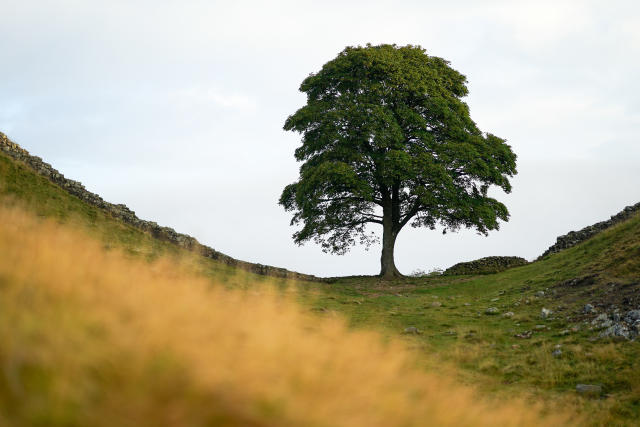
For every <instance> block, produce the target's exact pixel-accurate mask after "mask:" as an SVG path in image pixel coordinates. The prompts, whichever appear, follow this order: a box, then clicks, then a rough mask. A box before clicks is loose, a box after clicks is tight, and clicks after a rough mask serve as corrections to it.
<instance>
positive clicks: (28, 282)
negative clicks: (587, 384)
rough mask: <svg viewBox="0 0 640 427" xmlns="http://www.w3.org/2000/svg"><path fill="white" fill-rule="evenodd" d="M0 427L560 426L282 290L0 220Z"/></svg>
mask: <svg viewBox="0 0 640 427" xmlns="http://www.w3.org/2000/svg"><path fill="white" fill-rule="evenodd" d="M0 224H1V225H0V425H16V426H21V425H65V426H67V425H68V426H88V425H92V426H114V425H118V426H143V425H149V426H158V425H172V426H173V425H175V426H183V425H185V426H199V425H274V426H287V425H309V426H395V425H398V426H412V425H464V426H475V425H477V426H484V425H491V426H494V425H500V426H510V425H513V426H516V425H518V426H522V425H525V426H526V425H560V424H569V420H570V418H568V417H569V416H570V415H571V414H553V415H547V416H545V417H544V418H543V417H542V416H541V415H540V413H539V412H538V411H537V410H536V408H534V407H532V406H531V405H528V404H526V403H524V402H521V401H502V402H499V403H498V402H489V401H487V400H486V399H482V398H480V397H479V396H478V395H477V394H476V393H474V391H473V390H472V389H470V388H468V387H464V386H461V385H459V384H455V383H454V382H452V381H450V380H447V379H446V378H444V377H442V376H440V375H438V374H436V373H431V372H425V371H424V370H422V369H419V368H418V367H417V363H416V361H415V360H414V359H413V357H412V355H411V353H410V351H409V350H407V349H406V347H405V346H404V345H403V344H402V343H400V342H397V341H391V342H386V343H383V340H382V338H381V336H379V335H378V334H376V333H373V332H365V331H352V330H348V328H347V327H346V324H345V322H344V321H343V320H342V319H341V318H339V317H334V318H322V319H321V318H318V317H316V316H313V315H312V314H310V313H308V311H307V310H303V309H302V308H301V307H300V306H299V305H297V304H296V303H295V302H294V299H295V298H294V297H295V289H294V288H291V289H289V290H288V291H284V292H283V291H282V290H281V289H276V287H275V286H268V285H261V286H256V287H253V288H251V289H249V290H233V289H228V288H225V287H224V286H218V285H216V284H215V283H212V282H211V280H209V279H206V278H204V277H203V276H201V275H197V274H195V273H194V272H193V268H192V267H193V266H192V261H190V260H189V259H184V260H179V259H161V260H158V261H154V262H153V263H149V262H145V261H142V260H139V259H138V260H136V259H133V260H132V259H130V257H126V256H124V255H123V254H121V253H119V252H117V251H105V250H104V249H103V248H102V246H101V244H100V243H98V242H97V241H94V240H91V239H89V238H87V237H86V235H85V234H82V233H80V232H77V231H74V230H71V229H70V228H65V227H64V226H61V225H59V224H55V223H52V222H47V221H41V220H38V219H36V218H34V217H32V216H30V215H28V214H26V213H25V212H24V211H22V210H20V209H17V208H7V207H4V208H0Z"/></svg>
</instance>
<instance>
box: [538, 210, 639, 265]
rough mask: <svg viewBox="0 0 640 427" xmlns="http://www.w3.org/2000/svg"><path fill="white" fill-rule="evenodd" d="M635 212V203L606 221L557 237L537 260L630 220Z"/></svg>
mask: <svg viewBox="0 0 640 427" xmlns="http://www.w3.org/2000/svg"><path fill="white" fill-rule="evenodd" d="M637 212H640V203H636V204H635V205H633V206H627V207H626V208H624V209H623V210H622V211H620V212H618V213H617V214H615V215H613V216H612V217H611V218H609V219H608V220H606V221H601V222H598V223H596V224H593V225H590V226H588V227H585V228H583V229H582V230H579V231H570V232H568V233H567V234H565V235H562V236H560V237H558V238H557V239H556V243H555V244H554V245H553V246H551V247H550V248H549V249H547V250H546V251H545V252H544V253H543V254H542V255H540V256H539V257H538V259H541V258H543V257H545V256H547V255H550V254H555V253H556V252H560V251H561V250H563V249H568V248H570V247H572V246H575V245H577V244H579V243H582V242H584V241H585V240H587V239H590V238H592V237H593V236H595V235H596V234H598V233H599V232H601V231H603V230H606V229H607V228H609V227H611V226H614V225H616V224H619V223H621V222H623V221H625V220H627V219H629V218H631V217H632V216H633V215H635V214H636V213H637Z"/></svg>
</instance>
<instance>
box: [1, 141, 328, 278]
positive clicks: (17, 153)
mask: <svg viewBox="0 0 640 427" xmlns="http://www.w3.org/2000/svg"><path fill="white" fill-rule="evenodd" d="M0 151H1V152H3V153H5V154H7V155H8V156H9V157H11V158H13V159H15V160H18V161H20V162H23V163H24V164H26V165H27V166H29V167H30V168H31V169H33V170H34V171H35V172H36V173H38V174H39V175H41V176H43V177H45V178H47V179H48V180H49V181H51V182H53V183H54V184H57V185H59V186H60V187H61V188H62V189H64V190H65V191H67V192H68V193H69V194H72V195H74V196H76V197H78V198H79V199H81V200H83V201H85V202H87V203H88V204H90V205H93V206H96V207H98V208H100V209H103V210H104V211H106V212H108V213H109V214H111V216H113V217H114V218H117V219H120V220H122V221H123V222H125V223H127V224H129V225H132V226H133V227H136V228H138V229H140V230H142V231H145V232H148V233H149V234H151V235H152V236H153V237H155V238H157V239H160V240H165V241H168V242H171V243H173V244H174V245H177V246H179V247H181V248H185V249H188V250H191V251H194V252H198V253H200V254H202V255H203V256H205V257H207V258H211V259H214V260H217V261H220V262H223V263H225V264H227V265H230V266H233V267H237V268H240V269H242V270H245V271H249V272H252V273H256V274H261V275H264V276H272V277H281V278H289V279H297V280H306V281H316V282H318V281H326V280H325V279H323V278H319V277H316V276H312V275H309V274H302V273H297V272H295V271H289V270H287V269H284V268H279V267H272V266H270V265H262V264H254V263H250V262H246V261H241V260H237V259H235V258H232V257H230V256H228V255H225V254H223V253H221V252H218V251H216V250H215V249H212V248H210V247H208V246H205V245H202V244H201V243H199V242H198V241H197V240H196V239H195V238H193V237H191V236H188V235H186V234H182V233H178V232H177V231H175V230H174V229H172V228H170V227H162V226H160V225H158V224H156V223H155V222H153V221H145V220H142V219H140V218H138V217H137V216H136V214H135V212H133V211H132V210H131V209H129V208H128V207H126V206H125V205H122V204H113V203H109V202H107V201H105V200H103V199H102V197H100V196H98V195H97V194H94V193H92V192H90V191H88V190H87V189H86V188H84V185H82V184H81V183H80V182H78V181H74V180H72V179H69V178H65V176H64V175H63V174H61V173H60V172H58V171H57V170H56V169H54V168H53V167H52V166H51V165H50V164H48V163H46V162H44V161H43V160H42V159H41V158H40V157H37V156H32V155H31V154H29V152H27V150H25V149H23V148H22V147H20V146H19V145H18V144H16V143H14V142H12V141H11V140H10V139H9V138H8V137H7V136H6V135H5V134H3V133H2V132H0Z"/></svg>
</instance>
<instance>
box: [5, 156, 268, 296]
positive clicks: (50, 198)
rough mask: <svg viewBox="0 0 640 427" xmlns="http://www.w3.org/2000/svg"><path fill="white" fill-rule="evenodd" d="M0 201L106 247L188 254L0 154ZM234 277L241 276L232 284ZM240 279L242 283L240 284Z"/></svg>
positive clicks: (215, 269)
mask: <svg viewBox="0 0 640 427" xmlns="http://www.w3.org/2000/svg"><path fill="white" fill-rule="evenodd" d="M0 204H2V205H5V206H7V205H16V204H17V205H19V206H21V207H23V208H25V209H27V210H28V211H30V212H33V213H34V214H36V215H37V216H40V217H45V218H51V219H55V220H57V221H58V222H60V223H66V224H72V225H73V226H74V227H78V228H80V229H82V230H83V231H84V232H86V233H87V234H88V235H89V236H90V237H93V238H96V239H98V240H100V241H101V242H103V244H104V246H105V248H118V249H120V250H124V251H125V252H126V253H128V254H129V255H132V256H137V257H142V258H145V259H147V260H153V259H156V258H158V257H161V256H177V257H183V256H185V255H187V256H189V254H187V253H186V251H184V250H181V249H180V248H178V247H176V246H175V245H173V244H171V243H169V242H165V241H162V240H158V239H156V238H154V237H152V236H151V235H150V234H149V233H145V232H143V231H141V230H139V229H137V228H135V227H132V226H130V225H128V224H125V223H123V222H122V221H119V220H117V219H114V218H113V217H111V216H110V215H109V214H108V213H106V212H104V211H103V210H101V209H99V208H97V207H95V206H91V205H89V204H87V203H85V202H83V201H82V200H80V199H78V198H77V197H75V196H72V195H70V194H69V193H67V192H66V191H65V190H63V189H62V188H60V187H59V186H57V185H56V184H53V183H51V182H50V181H49V180H47V179H46V178H44V177H42V176H40V175H38V174H36V173H35V172H34V171H33V170H32V169H30V168H29V167H27V166H26V165H24V164H22V163H21V162H17V161H14V160H13V159H11V158H9V157H8V156H7V155H6V154H4V153H0ZM193 258H194V263H195V264H197V268H198V269H199V270H200V271H201V272H203V273H204V274H206V275H209V276H210V277H215V278H216V280H219V281H220V280H224V281H229V282H230V284H231V285H238V286H239V285H242V284H243V283H246V282H247V278H249V279H248V280H250V281H252V282H257V283H260V282H263V281H265V280H266V279H265V278H264V277H262V276H259V275H255V274H242V275H236V269H234V268H233V267H229V266H228V265H226V264H224V263H222V262H218V261H215V260H212V259H208V258H204V257H199V256H194V257H193ZM234 277H237V278H240V277H241V278H242V279H241V280H240V282H237V283H233V282H234V280H235V279H234ZM241 282H242V283H241Z"/></svg>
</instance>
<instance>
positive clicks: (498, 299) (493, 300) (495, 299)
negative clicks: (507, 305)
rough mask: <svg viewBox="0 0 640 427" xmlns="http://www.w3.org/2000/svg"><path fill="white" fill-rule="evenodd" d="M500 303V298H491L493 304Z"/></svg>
mask: <svg viewBox="0 0 640 427" xmlns="http://www.w3.org/2000/svg"><path fill="white" fill-rule="evenodd" d="M496 301H500V298H491V302H496Z"/></svg>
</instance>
